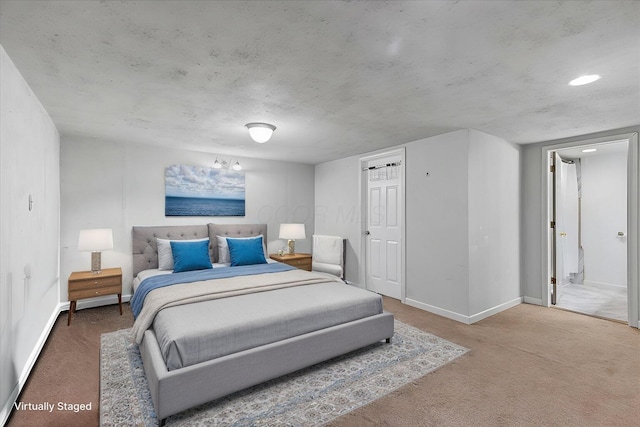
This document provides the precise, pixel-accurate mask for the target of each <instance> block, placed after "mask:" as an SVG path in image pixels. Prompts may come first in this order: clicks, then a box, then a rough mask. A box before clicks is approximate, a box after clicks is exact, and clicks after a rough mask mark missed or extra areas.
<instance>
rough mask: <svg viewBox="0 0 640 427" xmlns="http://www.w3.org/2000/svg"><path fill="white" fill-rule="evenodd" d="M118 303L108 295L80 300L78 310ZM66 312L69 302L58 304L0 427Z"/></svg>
mask: <svg viewBox="0 0 640 427" xmlns="http://www.w3.org/2000/svg"><path fill="white" fill-rule="evenodd" d="M130 300H131V295H123V296H122V302H128V301H130ZM117 303H118V297H117V295H108V296H104V297H99V298H91V299H86V300H80V301H78V306H77V307H76V309H77V310H81V309H83V308H92V307H100V306H103V305H112V304H117ZM64 311H69V301H66V302H61V303H58V305H57V306H56V308H55V309H54V310H53V312H52V313H51V316H50V317H49V320H48V321H47V324H46V325H45V328H44V329H43V331H42V334H40V337H39V338H38V341H37V342H36V345H35V347H34V348H33V351H32V352H31V354H30V355H29V358H28V359H27V363H26V364H25V367H24V369H23V370H22V372H21V373H20V377H19V378H18V383H17V384H16V386H15V387H14V389H13V390H11V394H10V395H9V399H8V400H7V403H6V404H5V406H4V407H3V408H2V409H0V426H4V425H5V423H6V422H7V420H8V419H9V415H10V414H11V410H12V409H13V405H14V403H15V402H16V399H18V396H19V395H20V392H21V391H22V388H23V387H24V385H25V384H26V382H27V379H28V378H29V374H31V370H32V369H33V367H34V366H35V364H36V362H37V361H38V356H40V352H41V351H42V348H43V347H44V345H45V343H46V342H47V339H48V338H49V334H50V333H51V329H53V325H54V324H55V323H56V320H57V319H58V316H59V315H60V313H62V312H64Z"/></svg>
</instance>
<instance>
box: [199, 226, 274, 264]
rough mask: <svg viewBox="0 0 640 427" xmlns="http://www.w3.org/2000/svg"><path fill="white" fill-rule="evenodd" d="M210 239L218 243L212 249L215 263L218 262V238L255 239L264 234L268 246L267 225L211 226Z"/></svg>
mask: <svg viewBox="0 0 640 427" xmlns="http://www.w3.org/2000/svg"><path fill="white" fill-rule="evenodd" d="M208 226H209V239H211V241H212V242H216V244H215V245H213V248H212V257H211V259H212V260H214V261H213V262H217V261H218V245H217V241H218V239H216V236H223V237H253V236H259V235H261V234H262V236H263V237H262V238H263V241H264V244H265V246H266V244H267V224H209V225H208Z"/></svg>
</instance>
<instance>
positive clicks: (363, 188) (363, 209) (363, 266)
mask: <svg viewBox="0 0 640 427" xmlns="http://www.w3.org/2000/svg"><path fill="white" fill-rule="evenodd" d="M388 156H400V161H401V167H400V206H402V215H401V218H400V221H401V224H400V236H401V239H402V242H401V244H400V258H401V260H400V275H401V280H400V282H401V283H400V295H401V297H400V301H402V303H404V302H405V300H406V295H407V294H406V284H407V280H406V277H407V275H406V269H407V268H406V264H407V262H406V250H405V248H406V240H407V239H406V232H405V223H406V204H405V191H406V190H405V187H406V185H405V176H406V174H405V170H406V164H407V163H406V159H405V147H402V148H398V149H395V150H390V151H384V152H379V153H375V154H372V155H369V156H365V157H361V158H360V162H359V166H360V175H359V176H360V259H361V260H362V262H360V277H361V278H362V281H363V284H364V287H365V289H368V286H367V259H368V254H367V249H366V248H367V244H366V238H367V236H366V234H365V232H366V231H367V221H368V217H367V212H368V209H367V197H368V192H367V180H366V179H363V177H366V176H367V174H366V173H365V172H364V171H362V169H363V168H365V167H367V164H368V162H370V161H372V160H376V159H379V158H382V157H388Z"/></svg>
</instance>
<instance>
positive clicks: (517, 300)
mask: <svg viewBox="0 0 640 427" xmlns="http://www.w3.org/2000/svg"><path fill="white" fill-rule="evenodd" d="M519 304H522V297H518V298H514V299H512V300H511V301H507V302H503V303H502V304H498V305H496V306H495V307H491V308H489V309H487V310H484V311H481V312H480V313H476V314H474V315H472V316H470V317H469V319H470V322H469V323H476V322H479V321H480V320H482V319H486V318H487V317H490V316H493V315H494V314H498V313H500V312H501V311H505V310H508V309H510V308H512V307H515V306H516V305H519Z"/></svg>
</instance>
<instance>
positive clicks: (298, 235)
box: [278, 224, 306, 240]
mask: <svg viewBox="0 0 640 427" xmlns="http://www.w3.org/2000/svg"><path fill="white" fill-rule="evenodd" d="M278 238H280V239H287V240H296V239H306V236H305V234H304V224H280V235H279V237H278Z"/></svg>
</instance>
